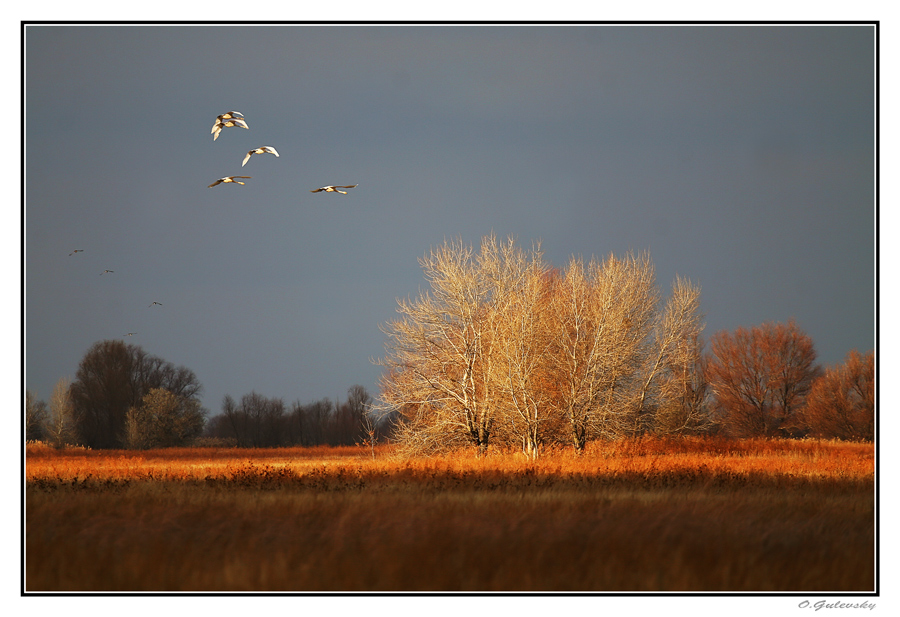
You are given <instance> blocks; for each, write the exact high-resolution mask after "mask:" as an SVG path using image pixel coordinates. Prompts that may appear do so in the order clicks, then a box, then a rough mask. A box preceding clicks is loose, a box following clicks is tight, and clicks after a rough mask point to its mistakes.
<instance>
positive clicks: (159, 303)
mask: <svg viewBox="0 0 900 617" xmlns="http://www.w3.org/2000/svg"><path fill="white" fill-rule="evenodd" d="M153 304H156V305H158V306H162V302H154V303H153ZM153 304H150V305H148V306H147V308H150V307H151V306H153Z"/></svg>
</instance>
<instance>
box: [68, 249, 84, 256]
mask: <svg viewBox="0 0 900 617" xmlns="http://www.w3.org/2000/svg"><path fill="white" fill-rule="evenodd" d="M83 252H84V249H75V250H74V251H72V252H71V253H69V257H71V256H72V255H74V254H75V253H83Z"/></svg>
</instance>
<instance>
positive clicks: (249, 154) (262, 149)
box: [241, 146, 278, 167]
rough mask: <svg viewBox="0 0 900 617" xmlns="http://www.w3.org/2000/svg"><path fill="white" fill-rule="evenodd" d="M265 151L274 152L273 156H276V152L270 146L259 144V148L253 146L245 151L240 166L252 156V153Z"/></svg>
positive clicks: (263, 152)
mask: <svg viewBox="0 0 900 617" xmlns="http://www.w3.org/2000/svg"><path fill="white" fill-rule="evenodd" d="M267 152H268V153H269V154H274V155H275V156H278V152H277V151H276V150H275V148H273V147H272V146H260V147H259V148H254V149H253V150H251V151H250V152H248V153H247V156H245V157H244V160H243V162H242V163H241V167H243V166H244V165H246V164H247V161H249V160H250V157H251V156H253V155H254V154H265V153H267Z"/></svg>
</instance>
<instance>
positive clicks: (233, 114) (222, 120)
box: [210, 111, 244, 133]
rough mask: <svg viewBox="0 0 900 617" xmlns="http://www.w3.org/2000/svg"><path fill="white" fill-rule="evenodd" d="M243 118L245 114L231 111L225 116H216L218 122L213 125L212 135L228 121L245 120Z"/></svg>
mask: <svg viewBox="0 0 900 617" xmlns="http://www.w3.org/2000/svg"><path fill="white" fill-rule="evenodd" d="M243 117H244V114H242V113H241V112H239V111H229V112H226V113H224V114H219V115H218V116H216V122H215V124H213V127H212V130H211V131H210V133H215V132H216V128H217V127H218V126H219V125H221V124H224V123H225V121H226V120H231V119H232V118H243Z"/></svg>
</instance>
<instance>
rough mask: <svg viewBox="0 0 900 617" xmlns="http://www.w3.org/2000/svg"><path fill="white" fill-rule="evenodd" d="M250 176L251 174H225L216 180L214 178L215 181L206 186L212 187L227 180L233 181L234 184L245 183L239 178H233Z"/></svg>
mask: <svg viewBox="0 0 900 617" xmlns="http://www.w3.org/2000/svg"><path fill="white" fill-rule="evenodd" d="M252 177H253V176H225V177H224V178H219V179H218V180H216V181H215V182H213V183H212V184H210V185H209V186H208V187H206V188H209V189H211V188H212V187H214V186H215V185H217V184H222V183H227V182H234V183H235V184H245V183H244V182H241V181H240V180H235V178H252Z"/></svg>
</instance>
